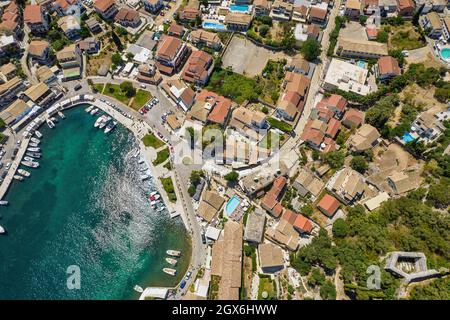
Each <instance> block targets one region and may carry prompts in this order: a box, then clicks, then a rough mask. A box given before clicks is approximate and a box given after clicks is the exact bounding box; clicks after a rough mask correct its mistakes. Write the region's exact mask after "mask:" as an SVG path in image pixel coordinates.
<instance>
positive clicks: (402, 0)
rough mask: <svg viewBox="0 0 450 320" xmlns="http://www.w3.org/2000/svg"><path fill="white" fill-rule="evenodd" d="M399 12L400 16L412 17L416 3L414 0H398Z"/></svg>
mask: <svg viewBox="0 0 450 320" xmlns="http://www.w3.org/2000/svg"><path fill="white" fill-rule="evenodd" d="M397 4H398V5H397V12H398V14H399V15H400V16H403V17H411V16H412V15H413V14H414V9H415V8H416V5H415V4H414V1H413V0H397Z"/></svg>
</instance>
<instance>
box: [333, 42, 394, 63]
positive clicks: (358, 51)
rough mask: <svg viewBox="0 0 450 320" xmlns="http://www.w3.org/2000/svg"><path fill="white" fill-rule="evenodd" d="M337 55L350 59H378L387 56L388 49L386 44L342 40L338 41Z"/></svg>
mask: <svg viewBox="0 0 450 320" xmlns="http://www.w3.org/2000/svg"><path fill="white" fill-rule="evenodd" d="M336 53H337V54H338V55H340V56H343V57H348V58H361V59H371V58H373V59H378V58H380V57H382V56H387V55H388V49H387V44H386V43H379V42H375V41H366V40H356V39H348V38H347V39H345V38H342V39H339V41H338V44H337V46H336Z"/></svg>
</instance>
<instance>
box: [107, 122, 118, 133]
mask: <svg viewBox="0 0 450 320" xmlns="http://www.w3.org/2000/svg"><path fill="white" fill-rule="evenodd" d="M116 126H117V121H111V122H110V123H108V125H107V126H106V128H105V133H108V132H111V130H113V129H114V128H115V127H116Z"/></svg>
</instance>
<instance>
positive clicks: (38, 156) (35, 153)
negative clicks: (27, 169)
mask: <svg viewBox="0 0 450 320" xmlns="http://www.w3.org/2000/svg"><path fill="white" fill-rule="evenodd" d="M25 155H26V156H29V157H32V158H37V159H39V158H40V157H41V154H40V153H39V152H26V153H25Z"/></svg>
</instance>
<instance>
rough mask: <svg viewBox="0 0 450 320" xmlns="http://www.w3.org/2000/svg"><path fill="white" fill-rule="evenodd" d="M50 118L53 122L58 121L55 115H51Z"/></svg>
mask: <svg viewBox="0 0 450 320" xmlns="http://www.w3.org/2000/svg"><path fill="white" fill-rule="evenodd" d="M50 120H52V121H53V122H56V123H58V119H56V118H55V117H51V118H50Z"/></svg>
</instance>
